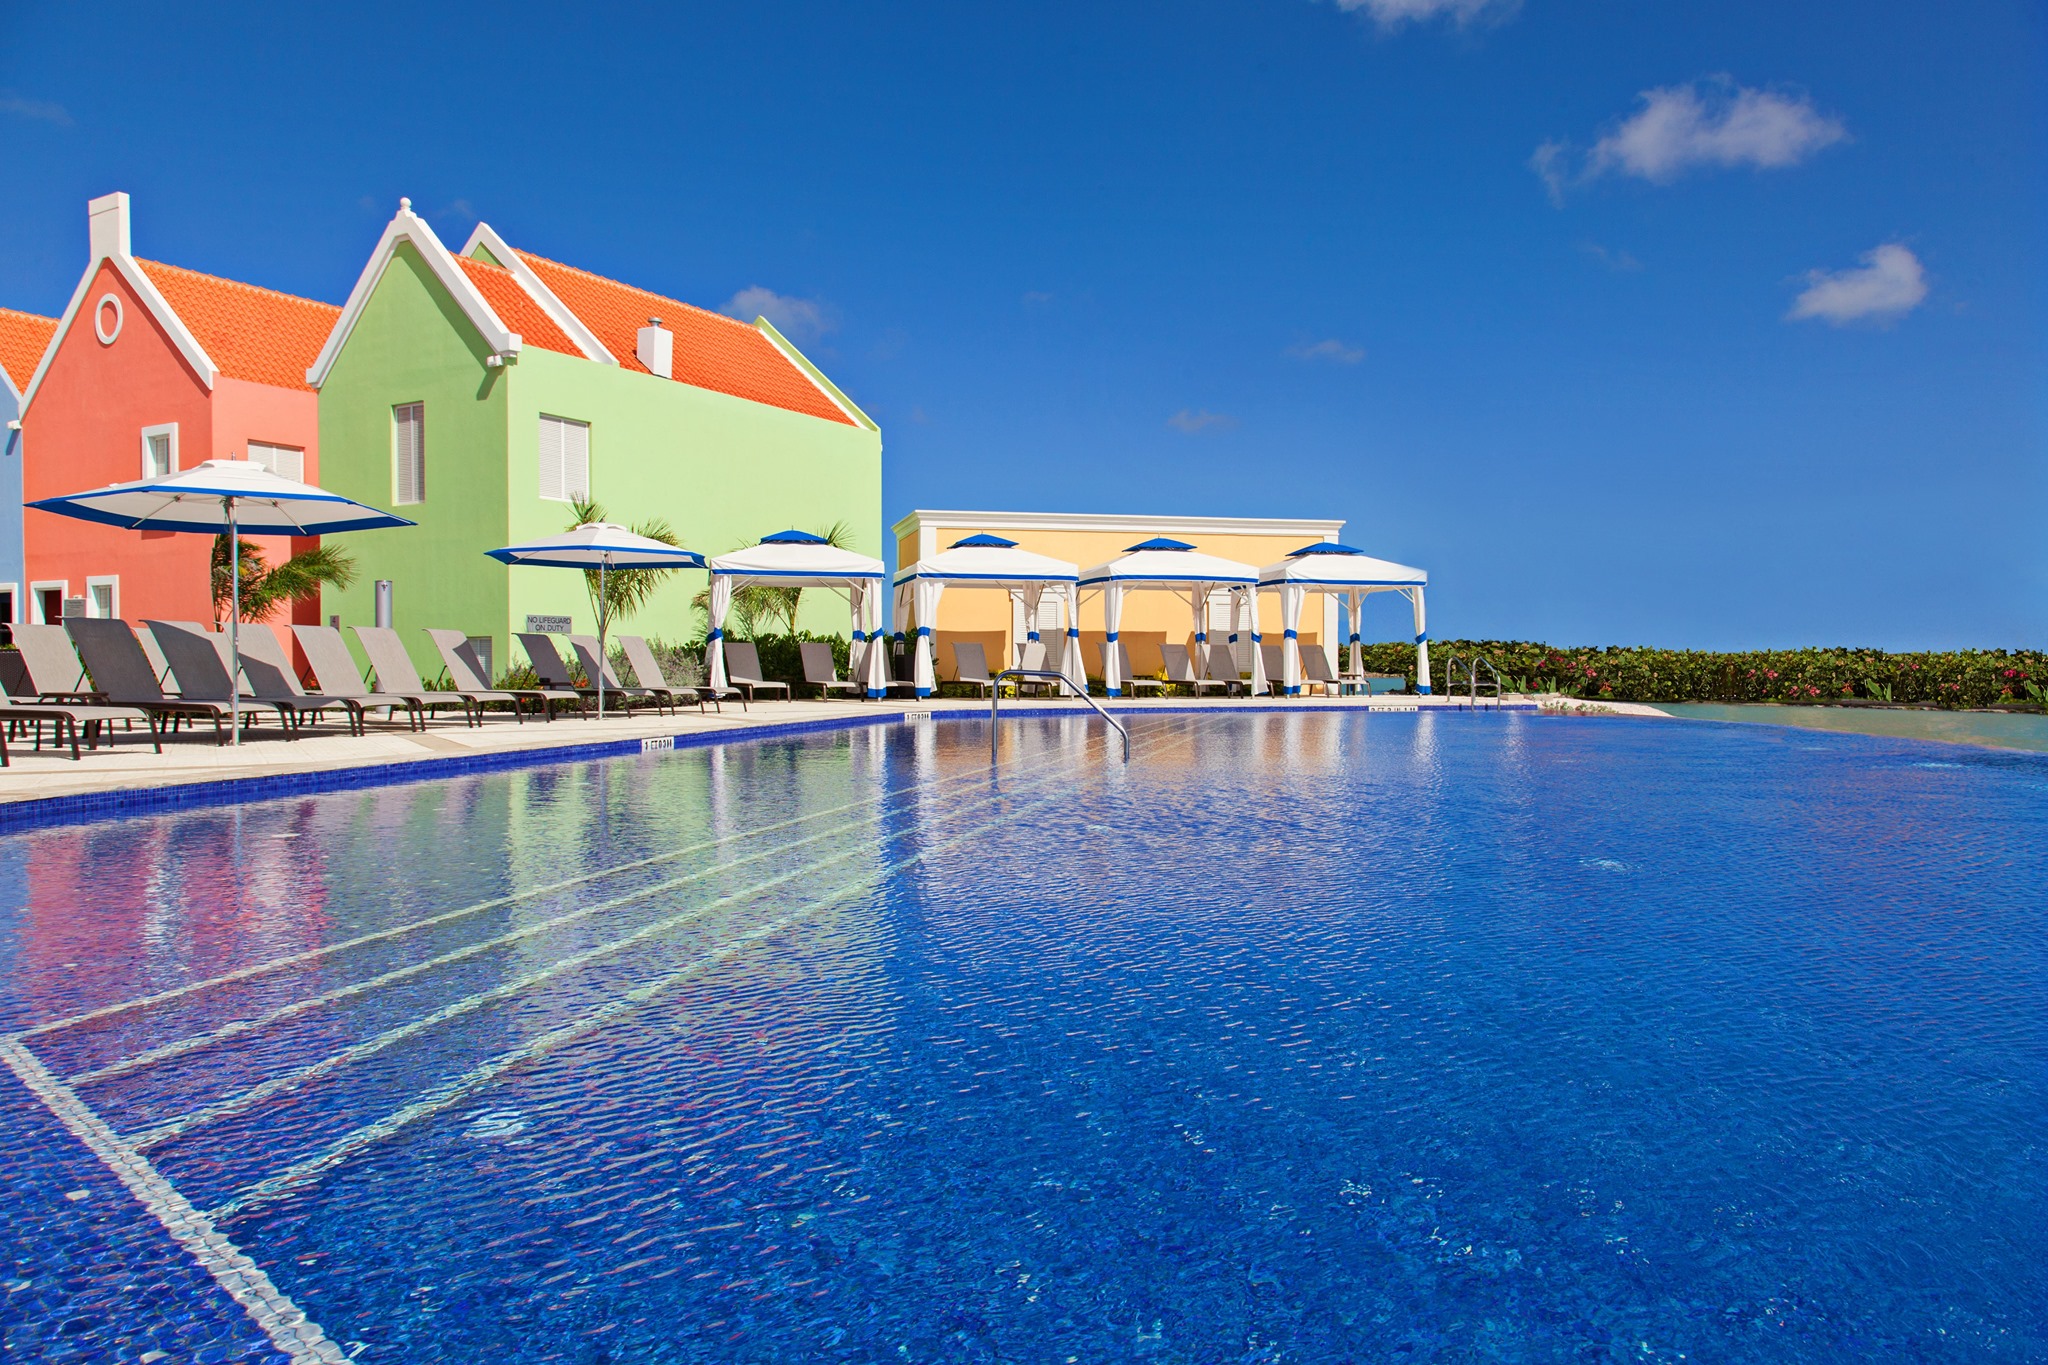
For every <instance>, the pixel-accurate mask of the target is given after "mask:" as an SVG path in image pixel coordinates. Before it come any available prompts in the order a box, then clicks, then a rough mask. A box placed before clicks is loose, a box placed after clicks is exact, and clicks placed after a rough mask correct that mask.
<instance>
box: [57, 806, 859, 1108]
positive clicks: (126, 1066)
mask: <svg viewBox="0 0 2048 1365" xmlns="http://www.w3.org/2000/svg"><path fill="white" fill-rule="evenodd" d="M855 804H856V805H858V804H861V803H855ZM866 804H868V805H870V806H871V807H876V806H879V809H875V810H874V811H873V813H872V814H869V815H865V816H862V817H861V818H859V819H857V820H849V821H846V822H845V823H844V824H839V825H834V826H833V827H832V828H830V829H827V830H822V831H820V832H819V833H816V834H809V835H806V836H804V837H803V838H801V839H795V840H791V841H788V842H784V843H778V844H776V845H775V846H774V847H773V848H767V849H763V850H761V851H760V852H758V853H750V854H747V855H745V856H744V857H739V858H728V859H726V860H725V861H724V862H721V863H713V864H712V865H710V866H709V867H703V868H698V869H697V870H695V871H693V872H686V873H684V874H682V875H681V876H679V877H669V878H666V879H664V880H662V881H658V882H653V883H650V884H649V885H647V886H643V887H640V888H639V889H637V890H634V891H629V892H627V893H625V894H623V895H619V896H614V897H611V898H610V899H608V900H602V901H594V902H592V903H590V904H588V905H584V906H581V907H579V908H577V909H575V910H571V911H568V912H567V913H564V914H560V915H556V916H553V917H552V918H549V919H545V920H537V921H535V922H534V923H532V924H529V925H526V926H524V927H522V928H519V929H515V930H513V931H512V932H511V933H509V934H500V935H498V936H497V937H495V938H487V939H479V940H478V941H477V942H475V943H471V944H466V945H464V946H463V947H461V948H457V949H455V950H453V951H452V952H447V953H442V954H440V955H439V956H437V957H429V958H422V959H421V960H420V961H418V962H414V963H409V964H407V965H406V966H403V967H396V968H393V969H392V970H391V971H388V972H384V973H382V974H381V975H378V976H373V977H367V978H365V979H364V980H361V981H353V982H350V983H349V984H348V985H346V986H339V987H337V988H335V989H334V990H331V991H327V992H325V993H323V994H320V995H313V996H307V997H306V998H304V999H301V1000H294V1001H291V1002H290V1003H289V1004H284V1005H280V1006H278V1007H277V1008H276V1009H273V1010H271V1011H270V1012H268V1013H267V1014H260V1015H255V1016H253V1017H250V1018H246V1019H236V1020H233V1021H231V1022H229V1023H226V1024H223V1025H221V1026H220V1027H219V1028H217V1029H212V1030H210V1031H208V1032H205V1033H195V1034H192V1035H190V1036H188V1037H185V1038H180V1039H177V1040H176V1041H173V1042H169V1043H165V1044H163V1045H161V1046H159V1047H153V1048H150V1049H149V1050H148V1051H145V1052H138V1053H136V1054H134V1055H133V1056H130V1057H124V1058H122V1059H121V1060H120V1061H117V1062H110V1063H108V1064H107V1065H105V1066H102V1067H97V1068H95V1069H93V1070H90V1071H81V1072H79V1073H77V1074H76V1075H72V1076H67V1077H65V1084H66V1085H72V1086H78V1085H88V1084H90V1083H92V1082H94V1081H100V1080H107V1079H110V1078H112V1077H115V1076H123V1075H127V1074H128V1073H130V1072H133V1071H140V1070H142V1069H144V1068H145V1067H149V1066H153V1065H155V1064H156V1063H158V1062H162V1061H168V1060H170V1059H171V1058H173V1057H179V1056H182V1055H184V1054H185V1053H187V1052H192V1051H196V1050H198V1049H200V1048H204V1047H211V1046H213V1045H214V1044H216V1043H223V1042H227V1041H229V1040H230V1039H233V1038H237V1037H240V1036H241V1035H243V1034H245V1033H252V1032H254V1031H256V1030H257V1029H261V1028H267V1027H269V1026H270V1025H272V1024H275V1023H278V1022H280V1021H281V1020H285V1019H289V1018H291V1017H293V1016H294V1015H298V1014H303V1013H305V1012H306V1011H307V1010H311V1009H317V1008H319V1007H320V1006H322V1005H328V1004H332V1003H334V1002H335V1001H337V1000H346V999H348V998H350V997H352V996H357V995H361V994H363V993H364V992H365V991H370V990H375V989H376V988H377V987H379V986H388V985H390V984H391V983H392V982H394V981H403V980H406V979H407V978H409V977H414V976H418V975H419V974H420V973H422V972H426V971H431V970H433V969H434V968H436V967H445V966H447V965H448V964H449V963H451V962H460V961H462V960H464V959H465V958H469V957H474V956H475V955H476V954H478V953H482V952H487V951H489V950H490V949H492V948H501V947H504V946H505V945H507V944H511V943H517V942H519V941H520V940H522V939H527V938H532V937H533V936H534V935H536V934H543V933H546V932H548V931H549V930H552V929H559V928H561V927H562V926H563V925H565V924H574V923H576V922H577V921H578V920H584V919H588V918H590V917H591V916H592V915H598V914H603V913H604V912H605V911H607V910H616V909H618V908H620V907H621V906H625V905H630V904H632V903H633V902H634V901H639V900H645V899H646V898H647V897H649V896H653V895H657V894H659V893H660V892H663V891H673V890H674V889H675V888H677V887H679V886H686V885H688V884H689V883H691V882H697V881H703V880H704V879H705V878H707V877H713V876H716V875H718V874H719V873H722V872H730V871H733V870H734V869H736V868H740V867H744V866H746V865H747V864H749V863H756V862H760V861H761V860H762V859H764V858H772V857H774V856H776V855H778V854H782V853H787V852H789V851H790V850H792V849H798V848H803V847H805V846H807V845H810V844H815V843H820V842H822V841H824V840H826V839H833V838H837V837H839V836H840V835H843V834H849V833H851V832H853V831H855V830H858V829H861V828H864V827H866V826H871V825H875V824H879V823H881V822H882V821H883V820H886V819H888V818H889V808H888V807H887V806H886V805H882V804H881V803H879V802H869V803H866ZM852 808H853V807H852V806H843V807H839V808H838V809H839V810H847V809H852ZM717 842H718V843H724V842H727V841H725V840H719V841H717ZM705 846H706V845H700V847H705ZM670 856H671V855H667V854H664V855H662V856H661V858H659V859H651V858H650V859H641V860H640V861H638V862H635V863H630V864H627V865H626V869H627V870H638V869H642V868H645V867H647V866H648V865H650V864H651V863H653V862H656V861H667V860H669V858H670Z"/></svg>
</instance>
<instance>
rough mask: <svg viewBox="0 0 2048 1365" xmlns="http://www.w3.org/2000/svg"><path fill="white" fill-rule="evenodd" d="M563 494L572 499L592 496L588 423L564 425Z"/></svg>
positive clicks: (566, 423)
mask: <svg viewBox="0 0 2048 1365" xmlns="http://www.w3.org/2000/svg"><path fill="white" fill-rule="evenodd" d="M562 493H563V496H565V497H568V498H572V499H573V498H585V499H587V498H589V496H590V427H589V424H587V423H584V422H564V423H562Z"/></svg>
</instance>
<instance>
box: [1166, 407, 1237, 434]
mask: <svg viewBox="0 0 2048 1365" xmlns="http://www.w3.org/2000/svg"><path fill="white" fill-rule="evenodd" d="M1166 425H1168V426H1170V427H1172V428H1173V429H1174V430H1175V431H1184V432H1186V433H1187V434H1188V435H1190V436H1192V435H1194V434H1195V433H1196V432H1198V431H1201V430H1203V429H1204V428H1207V427H1217V428H1219V429H1222V430H1226V431H1227V430H1228V429H1230V428H1231V427H1234V426H1236V425H1237V419H1236V418H1235V417H1232V416H1231V415H1230V414H1228V413H1224V412H1211V411H1209V410H1208V409H1207V408H1203V409H1202V410H1201V411H1200V412H1190V411H1188V410H1187V409H1186V408H1182V409H1181V410H1180V411H1179V412H1176V413H1175V414H1174V415H1173V416H1171V417H1169V418H1167V419H1166Z"/></svg>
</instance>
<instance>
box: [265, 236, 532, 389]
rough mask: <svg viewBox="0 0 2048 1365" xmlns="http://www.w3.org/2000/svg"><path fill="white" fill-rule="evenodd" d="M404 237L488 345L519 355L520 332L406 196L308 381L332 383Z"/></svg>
mask: <svg viewBox="0 0 2048 1365" xmlns="http://www.w3.org/2000/svg"><path fill="white" fill-rule="evenodd" d="M400 242H410V243H412V247H413V250H415V251H417V252H419V253H420V259H422V260H424V261H425V262H426V263H427V268H428V269H429V270H432V271H433V272H434V278H435V279H437V280H439V281H440V282H441V287H442V288H443V289H446V290H447V291H448V292H449V294H451V295H452V296H454V299H455V302H456V304H457V306H459V307H460V308H461V309H462V312H463V315H464V316H465V317H467V318H468V319H469V320H470V322H471V324H473V325H474V326H475V327H476V329H477V331H478V332H480V333H481V334H482V335H483V339H484V344H485V345H487V346H489V347H490V348H491V349H492V350H493V351H495V352H497V353H498V354H499V355H501V356H507V357H510V356H516V355H518V354H519V349H520V345H521V342H520V338H519V333H517V332H514V331H509V330H507V328H506V326H505V324H504V323H503V322H502V321H500V320H499V318H498V315H497V314H496V313H494V312H492V311H491V305H490V304H489V303H487V302H485V300H484V296H483V295H482V294H481V293H479V292H478V290H477V287H476V286H475V285H474V284H472V283H470V279H469V276H468V275H465V274H464V273H463V272H462V267H461V266H460V265H457V264H456V263H455V258H454V257H453V256H451V255H449V254H448V248H447V247H445V246H443V245H441V239H440V238H439V237H436V236H435V235H434V230H433V229H432V228H430V227H428V226H427V224H426V222H425V220H423V219H422V218H420V217H419V215H418V214H415V213H414V212H413V211H412V201H411V200H410V199H401V200H399V201H398V212H397V214H395V215H394V216H393V217H392V219H391V221H390V222H389V223H387V224H385V226H384V235H383V236H382V237H380V238H378V239H377V249H376V250H375V251H372V252H371V253H370V260H369V263H368V264H367V265H365V266H364V267H363V273H362V274H361V275H359V276H357V277H356V287H355V288H354V289H352V290H350V291H349V296H348V302H347V303H346V304H344V305H343V306H342V310H341V316H340V317H339V318H337V319H335V322H334V330H333V331H332V332H329V333H328V334H327V344H326V345H325V346H322V347H321V348H320V354H319V356H318V357H316V358H315V359H314V361H313V367H312V368H311V369H309V370H307V371H306V382H307V383H308V384H311V385H312V386H313V387H314V388H316V389H317V388H319V387H320V386H321V385H322V384H324V383H326V382H327V374H328V371H330V370H332V369H333V368H334V362H335V361H336V360H337V359H338V358H339V357H340V355H341V348H342V347H343V346H345V345H347V344H348V337H349V333H350V332H353V331H354V330H355V326H356V321H357V320H358V319H359V318H361V317H362V315H363V310H364V309H365V308H367V307H369V306H370V296H371V295H372V294H374V293H376V292H377V284H378V282H379V281H380V280H382V279H383V278H384V271H385V270H386V268H388V267H389V266H390V264H391V258H392V256H394V255H395V254H397V251H398V244H399V243H400Z"/></svg>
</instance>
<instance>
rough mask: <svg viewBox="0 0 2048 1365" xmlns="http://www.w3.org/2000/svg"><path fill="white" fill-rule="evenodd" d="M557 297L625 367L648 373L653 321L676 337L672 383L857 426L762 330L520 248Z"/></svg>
mask: <svg viewBox="0 0 2048 1365" xmlns="http://www.w3.org/2000/svg"><path fill="white" fill-rule="evenodd" d="M519 259H520V260H522V261H524V262H526V264H527V265H529V266H531V267H532V268H533V272H534V274H536V275H538V276H540V278H541V282H542V283H544V284H546V285H547V287H548V288H549V289H551V290H553V291H554V294H555V297H556V298H558V299H560V300H561V301H562V303H563V304H564V305H565V306H566V307H567V308H568V309H569V311H570V312H572V313H574V314H575V315H576V316H577V317H578V318H580V319H582V321H583V325H584V326H585V327H588V328H589V329H590V330H591V331H592V332H594V333H596V335H597V339H598V340H599V341H601V342H603V343H604V347H605V349H606V350H608V351H610V352H611V353H612V355H613V356H615V357H617V359H618V362H619V365H620V366H621V367H622V368H624V369H628V370H638V371H639V372H640V373H641V374H646V373H648V370H647V367H646V366H645V365H642V364H641V363H640V360H639V357H638V356H637V355H636V354H635V353H636V352H637V351H638V350H639V345H640V339H639V334H640V329H641V328H642V327H645V326H646V325H647V319H649V318H651V317H658V318H660V319H661V325H662V326H664V327H666V328H668V329H669V330H670V331H671V332H674V333H675V335H676V339H675V378H676V379H677V380H679V381H680V382H682V383H685V384H694V385H696V386H697V387H698V388H700V389H711V390H713V391H714V392H717V393H726V394H731V395H732V396H733V397H735V398H744V399H747V400H748V401H750V402H754V403H766V404H768V405H769V406H770V407H777V408H784V409H787V410H788V411H790V412H801V413H806V414H808V415H809V416H812V417H822V418H824V419H825V420H826V421H828V422H844V423H845V424H846V425H848V426H852V425H854V423H853V419H852V418H850V417H848V416H847V415H846V414H845V413H844V412H842V411H840V409H839V405H838V404H836V403H834V402H833V401H832V400H831V399H829V398H827V397H826V396H825V395H824V393H823V392H821V391H820V390H819V388H818V386H817V385H816V384H813V383H812V382H811V380H810V377H809V376H808V375H806V374H805V373H804V372H803V371H802V370H800V369H798V368H797V366H796V365H795V363H794V362H792V361H791V360H790V359H789V357H787V356H785V355H784V354H783V353H782V352H781V351H779V350H777V349H776V346H775V343H774V342H772V341H770V340H769V339H768V338H767V337H766V336H764V335H763V334H762V333H761V332H760V330H759V329H757V328H755V327H753V326H752V325H750V324H748V323H744V322H741V321H739V320H737V319H735V318H729V317H726V316H724V315H722V314H719V313H711V312H707V311H705V310H704V309H702V308H698V307H695V306H694V305H691V304H687V303H683V302H681V301H679V300H677V299H671V298H666V297H664V296H663V295H660V294H656V293H652V292H650V291H648V290H645V289H636V288H634V287H633V286H632V285H630V284H621V283H619V282H618V281H617V280H608V279H606V278H605V277H604V276H602V275H593V274H591V273H590V272H589V271H587V270H578V269H577V268H576V267H574V266H570V265H563V264H561V263H560V262H558V261H550V260H548V259H546V258H545V257H542V256H536V255H534V254H533V253H532V252H530V251H521V252H520V253H519Z"/></svg>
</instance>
